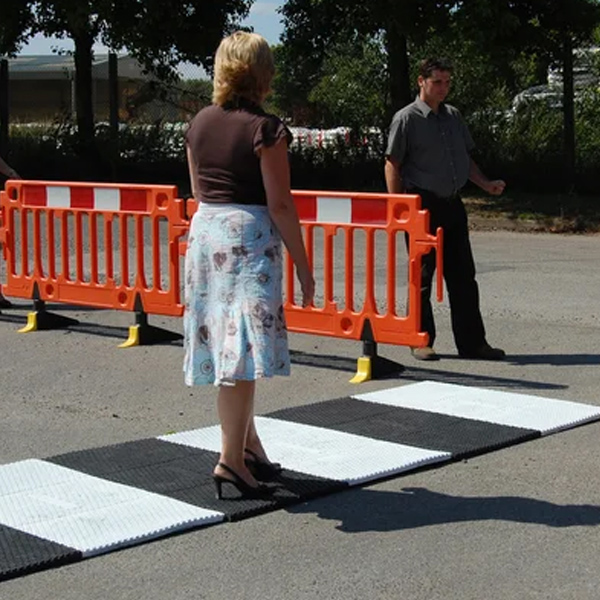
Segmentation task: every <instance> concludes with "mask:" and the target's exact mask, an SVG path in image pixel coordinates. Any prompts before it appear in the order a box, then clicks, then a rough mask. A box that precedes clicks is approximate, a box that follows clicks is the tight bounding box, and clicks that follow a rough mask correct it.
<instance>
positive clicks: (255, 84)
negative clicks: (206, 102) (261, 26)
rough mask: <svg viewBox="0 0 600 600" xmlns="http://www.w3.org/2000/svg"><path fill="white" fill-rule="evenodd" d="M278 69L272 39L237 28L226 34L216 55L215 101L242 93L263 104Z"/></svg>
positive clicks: (222, 102)
mask: <svg viewBox="0 0 600 600" xmlns="http://www.w3.org/2000/svg"><path fill="white" fill-rule="evenodd" d="M274 73H275V64H274V62H273V53H272V52H271V48H270V47H269V43H268V42H267V40H265V38H263V37H262V36H261V35H258V33H247V32H245V31H236V32H235V33H232V34H231V35H229V36H227V37H226V38H224V39H223V40H222V41H221V43H220V44H219V48H218V49H217V53H216V55H215V76H214V80H213V96H212V98H213V103H214V104H219V105H220V106H223V104H225V103H226V102H229V101H231V100H234V99H235V97H236V96H237V97H242V98H246V99H248V100H251V101H252V102H256V103H257V104H260V103H261V102H262V101H263V100H264V98H265V96H266V95H267V94H268V92H269V89H270V87H271V80H272V79H273V75H274Z"/></svg>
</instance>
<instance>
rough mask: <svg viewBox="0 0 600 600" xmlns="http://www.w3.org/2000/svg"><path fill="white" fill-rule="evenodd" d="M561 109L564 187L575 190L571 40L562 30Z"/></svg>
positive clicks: (573, 93) (567, 33)
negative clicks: (563, 137) (562, 117)
mask: <svg viewBox="0 0 600 600" xmlns="http://www.w3.org/2000/svg"><path fill="white" fill-rule="evenodd" d="M562 41H563V111H564V132H565V139H564V160H565V172H564V178H565V179H564V187H565V191H566V192H572V191H574V190H575V101H574V98H575V85H574V81H573V40H572V39H571V35H570V33H569V32H568V31H564V32H563V40H562Z"/></svg>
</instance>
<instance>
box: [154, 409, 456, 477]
mask: <svg viewBox="0 0 600 600" xmlns="http://www.w3.org/2000/svg"><path fill="white" fill-rule="evenodd" d="M256 428H257V430H258V432H259V434H260V437H261V439H262V441H263V443H264V444H265V446H266V447H267V448H268V449H269V458H270V459H271V460H273V461H276V462H280V463H281V464H282V465H283V466H284V467H285V468H286V469H290V470H292V471H298V472H301V473H306V474H308V475H313V476H317V477H325V478H328V479H334V480H337V481H345V482H347V483H348V484H350V485H360V484H363V483H366V482H367V481H373V480H376V479H381V478H383V477H389V476H390V475H395V474H398V473H402V472H404V471H407V470H410V469H416V468H418V467H421V466H424V465H428V464H433V463H436V462H441V461H446V460H450V459H451V457H452V456H451V454H449V453H448V452H440V451H436V450H425V449H422V448H414V447H412V446H405V445H402V444H394V443H392V442H386V441H382V440H374V439H371V438H367V437H363V436H359V435H354V434H350V433H344V432H341V431H334V430H332V429H325V428H322V427H315V426H314V425H303V424H301V423H292V422H289V421H282V420H279V419H271V418H267V417H256ZM159 439H160V440H163V441H166V442H172V443H175V444H183V445H186V446H193V447H195V448H202V449H204V450H211V451H213V452H219V450H220V444H221V434H220V428H219V427H218V426H213V427H206V428H203V429H195V430H193V431H185V432H182V433H175V434H171V435H165V436H162V437H160V438H159Z"/></svg>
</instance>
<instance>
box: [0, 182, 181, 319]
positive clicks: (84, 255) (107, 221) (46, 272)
mask: <svg viewBox="0 0 600 600" xmlns="http://www.w3.org/2000/svg"><path fill="white" fill-rule="evenodd" d="M0 210H1V212H2V222H1V224H0V240H1V241H3V246H4V250H3V252H4V258H5V260H6V265H7V275H6V285H5V286H4V289H5V292H6V294H7V295H9V296H16V297H20V298H33V299H38V300H42V301H53V302H65V303H72V304H79V305H85V306H92V307H97V308H111V309H117V310H127V311H134V310H135V311H143V312H145V313H152V314H160V315H171V316H181V315H182V314H183V305H182V303H181V300H180V272H179V240H180V238H181V237H182V236H184V235H185V234H186V233H187V230H188V221H187V219H186V217H185V203H184V202H183V200H180V199H178V198H177V188H176V187H175V186H165V185H133V184H102V183H87V182H86V183H73V182H64V183H63V182H54V181H53V182H46V181H8V182H7V184H6V186H5V191H3V192H0ZM115 229H117V230H118V235H116V234H115ZM161 241H166V247H167V250H166V253H167V256H162V260H161ZM164 246H165V245H164V244H163V247H164ZM146 263H148V268H147V264H146ZM163 265H164V268H163ZM165 280H166V284H165Z"/></svg>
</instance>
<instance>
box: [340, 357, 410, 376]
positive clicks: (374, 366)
mask: <svg viewBox="0 0 600 600" xmlns="http://www.w3.org/2000/svg"><path fill="white" fill-rule="evenodd" d="M402 371H404V366H403V365H401V364H400V363H397V362H394V361H393V360H389V359H388V358H383V356H379V355H378V354H376V355H375V356H361V357H360V358H359V359H358V361H357V367H356V375H354V377H353V378H352V379H351V380H350V383H364V382H365V381H371V380H372V379H385V378H386V377H392V376H398V375H400V373H402Z"/></svg>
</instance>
